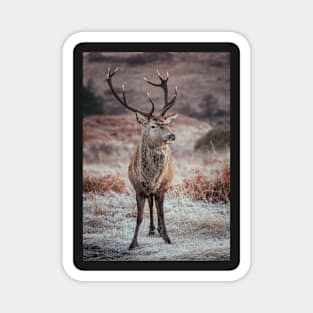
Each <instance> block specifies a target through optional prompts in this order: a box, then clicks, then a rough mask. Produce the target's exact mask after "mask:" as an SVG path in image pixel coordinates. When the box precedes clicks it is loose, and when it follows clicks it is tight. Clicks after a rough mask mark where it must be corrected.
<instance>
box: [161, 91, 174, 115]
mask: <svg viewBox="0 0 313 313" xmlns="http://www.w3.org/2000/svg"><path fill="white" fill-rule="evenodd" d="M177 89H178V88H177V86H176V87H175V95H174V97H173V98H172V100H171V101H170V102H169V103H168V105H166V106H164V108H163V109H162V111H161V113H160V115H161V116H164V115H165V113H166V112H167V111H168V110H169V109H170V108H171V107H172V106H173V105H174V104H175V101H176V98H177V95H178V91H177Z"/></svg>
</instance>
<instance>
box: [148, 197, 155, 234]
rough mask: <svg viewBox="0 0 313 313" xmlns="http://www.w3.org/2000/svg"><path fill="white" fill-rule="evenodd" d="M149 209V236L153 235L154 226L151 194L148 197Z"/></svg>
mask: <svg viewBox="0 0 313 313" xmlns="http://www.w3.org/2000/svg"><path fill="white" fill-rule="evenodd" d="M148 202H149V209H150V228H149V236H153V235H154V231H155V227H154V222H153V196H150V197H149V198H148Z"/></svg>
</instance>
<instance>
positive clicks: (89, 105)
mask: <svg viewBox="0 0 313 313" xmlns="http://www.w3.org/2000/svg"><path fill="white" fill-rule="evenodd" d="M82 106H83V115H93V114H102V113H103V99H102V98H101V97H100V96H97V95H96V93H95V88H94V85H93V81H92V80H89V81H88V84H87V86H84V87H83V99H82Z"/></svg>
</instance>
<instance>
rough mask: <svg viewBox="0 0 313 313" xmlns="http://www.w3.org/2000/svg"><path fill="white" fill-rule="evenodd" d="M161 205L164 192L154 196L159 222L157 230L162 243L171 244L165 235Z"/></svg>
mask: <svg viewBox="0 0 313 313" xmlns="http://www.w3.org/2000/svg"><path fill="white" fill-rule="evenodd" d="M163 203H164V192H162V193H160V194H158V195H156V196H155V204H156V207H157V212H158V221H159V226H158V230H159V232H160V235H161V236H162V237H163V239H164V241H165V242H167V243H171V240H170V238H169V236H168V234H167V231H166V227H165V221H164V209H163ZM160 226H161V227H160Z"/></svg>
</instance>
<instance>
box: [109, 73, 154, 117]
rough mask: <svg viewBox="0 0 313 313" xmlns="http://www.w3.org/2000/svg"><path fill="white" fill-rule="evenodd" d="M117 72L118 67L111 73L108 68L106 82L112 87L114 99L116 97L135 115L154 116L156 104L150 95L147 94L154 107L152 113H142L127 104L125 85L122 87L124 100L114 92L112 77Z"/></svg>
mask: <svg viewBox="0 0 313 313" xmlns="http://www.w3.org/2000/svg"><path fill="white" fill-rule="evenodd" d="M117 71H118V67H116V68H115V69H114V70H113V71H111V70H110V68H108V72H107V75H106V81H107V83H108V85H109V87H110V89H111V91H112V93H113V95H114V97H115V98H116V99H117V100H118V101H119V102H120V103H121V104H122V105H123V106H124V107H125V108H127V109H128V110H130V111H132V112H135V113H140V114H141V115H143V116H145V117H148V118H150V117H151V116H152V114H153V112H154V103H153V102H152V99H151V97H150V95H149V94H147V95H148V97H149V100H150V103H151V105H152V107H151V110H150V112H148V113H147V112H143V111H140V110H138V109H135V108H133V107H131V106H129V105H128V104H127V101H126V96H125V86H124V85H122V89H123V99H122V98H121V97H120V96H119V95H118V94H117V93H116V91H115V90H114V88H113V85H112V77H113V76H114V75H115V74H116V72H117Z"/></svg>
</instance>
